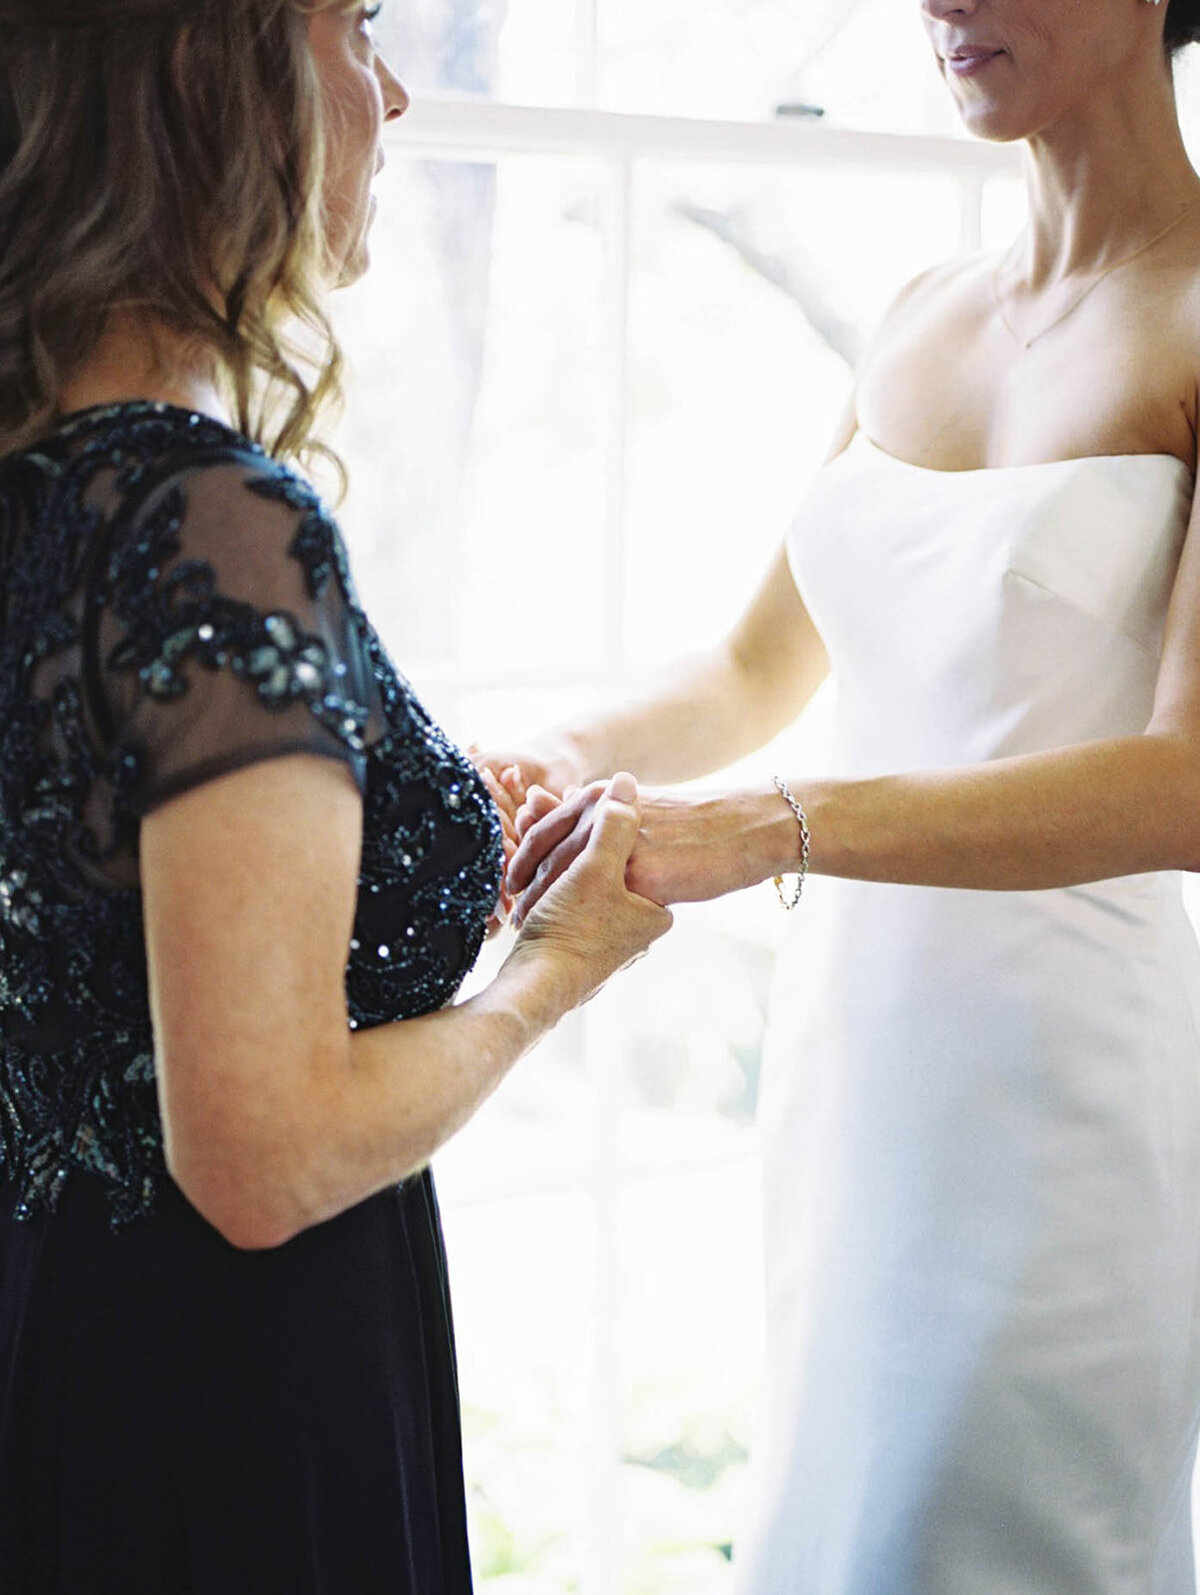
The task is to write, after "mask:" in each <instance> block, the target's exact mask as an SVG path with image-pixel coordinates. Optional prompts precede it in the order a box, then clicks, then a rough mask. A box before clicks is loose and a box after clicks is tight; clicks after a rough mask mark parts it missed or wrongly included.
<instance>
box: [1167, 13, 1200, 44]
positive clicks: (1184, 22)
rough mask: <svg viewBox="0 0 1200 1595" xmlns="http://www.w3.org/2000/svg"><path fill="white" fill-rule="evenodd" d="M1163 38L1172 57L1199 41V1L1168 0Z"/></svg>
mask: <svg viewBox="0 0 1200 1595" xmlns="http://www.w3.org/2000/svg"><path fill="white" fill-rule="evenodd" d="M1165 37H1166V44H1167V49H1168V51H1169V52H1170V53H1171V54H1172V55H1174V54H1175V53H1176V52H1177V51H1179V50H1182V49H1183V47H1184V45H1186V44H1195V43H1196V42H1197V40H1200V0H1169V3H1168V6H1167V23H1166V35H1165Z"/></svg>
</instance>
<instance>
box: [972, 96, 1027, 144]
mask: <svg viewBox="0 0 1200 1595" xmlns="http://www.w3.org/2000/svg"><path fill="white" fill-rule="evenodd" d="M957 109H958V114H959V118H960V119H961V121H962V125H963V126H964V127H965V128H966V130H967V132H968V133H970V135H971V137H972V138H980V139H985V140H986V141H987V142H988V143H989V144H1013V143H1015V142H1016V141H1017V140H1018V139H1022V138H1028V137H1029V135H1030V131H1031V129H1030V128H1029V127H1028V126H1027V125H1026V123H1025V122H1024V120H1023V119H1021V118H1019V117H1017V116H1015V115H1014V114H1013V112H1012V110H1011V109H1010V108H1008V107H1005V106H1002V105H995V104H987V103H982V102H976V103H974V104H964V103H963V102H962V101H961V100H960V101H959V102H958V107H957Z"/></svg>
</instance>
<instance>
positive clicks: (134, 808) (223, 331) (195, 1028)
mask: <svg viewBox="0 0 1200 1595" xmlns="http://www.w3.org/2000/svg"><path fill="white" fill-rule="evenodd" d="M406 104H407V101H406V98H405V95H404V91H403V89H402V88H401V87H400V85H399V83H398V82H397V81H396V79H395V78H394V77H393V76H392V74H391V72H390V71H389V70H388V68H387V67H386V66H385V64H384V63H383V62H382V61H381V60H380V59H379V58H378V56H377V55H376V53H375V50H374V47H373V43H372V39H371V32H370V13H369V11H368V10H367V9H366V8H365V7H363V6H361V5H357V4H354V5H345V4H342V3H340V0H334V3H328V0H326V3H325V4H317V5H311V4H309V5H301V4H300V3H299V0H0V560H2V562H3V563H2V567H0V569H2V573H3V587H2V589H0V590H2V595H3V609H2V611H0V616H2V628H3V629H2V631H0V1589H3V1591H4V1592H5V1595H35V1592H36V1595H175V1592H179V1595H183V1592H185V1591H186V1592H188V1595H242V1592H246V1595H318V1592H319V1595H384V1592H387V1595H442V1592H446V1595H462V1592H465V1591H468V1590H469V1589H470V1582H471V1580H470V1570H469V1564H468V1555H467V1543H466V1525H465V1509H464V1500H463V1485H462V1470H461V1452H460V1440H459V1425H458V1405H457V1394H456V1385H455V1369H454V1349H453V1335H452V1327H451V1320H450V1309H449V1302H448V1296H447V1286H446V1271H445V1263H444V1258H443V1254H442V1242H441V1233H440V1227H439V1221H438V1213H437V1205H436V1200H435V1196H434V1191H433V1185H432V1181H431V1179H430V1176H429V1172H428V1168H427V1164H428V1160H429V1158H430V1155H431V1154H432V1153H433V1152H434V1150H435V1149H436V1148H437V1147H438V1146H439V1145H440V1144H441V1143H442V1142H443V1141H444V1140H446V1138H447V1137H448V1136H449V1135H451V1134H452V1133H453V1132H454V1130H455V1129H457V1128H458V1127H459V1126H460V1125H461V1124H462V1123H463V1122H464V1120H465V1119H466V1118H467V1117H468V1116H469V1115H470V1114H471V1112H472V1111H473V1110H474V1109H475V1107H476V1106H477V1105H478V1104H479V1102H480V1101H481V1100H482V1099H483V1097H484V1096H485V1095H486V1094H487V1093H488V1091H489V1090H490V1089H491V1088H492V1087H493V1086H494V1085H495V1084H496V1082H497V1081H498V1080H499V1079H500V1078H501V1076H502V1075H503V1074H504V1073H505V1072H506V1070H507V1069H508V1068H509V1067H511V1065H512V1064H513V1063H514V1062H515V1061H516V1059H517V1058H518V1057H519V1056H520V1055H521V1054H522V1053H523V1052H524V1051H525V1050H526V1049H527V1048H528V1047H529V1046H530V1045H531V1044H532V1043H533V1042H534V1041H535V1040H536V1039H537V1038H538V1037H539V1036H540V1035H541V1034H543V1033H544V1031H545V1030H546V1029H547V1028H548V1027H549V1026H550V1025H552V1024H553V1023H554V1022H555V1021H556V1020H557V1019H558V1018H559V1017H560V1016H561V1015H562V1014H563V1013H564V1012H565V1011H566V1010H567V1009H569V1008H570V1007H572V1006H573V1005H575V1004H577V1003H578V1002H580V1001H583V1000H585V999H586V997H587V996H588V995H589V994H590V993H591V992H593V991H594V990H595V989H596V988H597V987H598V986H599V985H600V984H601V983H602V982H603V981H604V980H605V979H606V978H607V977H608V976H609V975H610V974H611V973H612V972H614V971H615V970H616V969H618V968H620V967H621V966H622V965H623V964H625V963H626V962H628V961H629V959H630V958H632V957H634V956H636V955H637V954H638V953H639V952H640V951H642V950H643V949H644V948H645V947H646V946H647V945H648V944H649V943H650V942H651V941H652V940H654V939H655V937H657V936H658V935H660V934H661V933H662V932H663V931H664V930H665V929H666V928H667V925H668V924H669V916H668V915H667V914H666V912H665V911H664V910H660V909H659V908H657V907H656V906H654V905H652V904H649V903H647V902H645V901H644V900H643V899H641V898H638V897H635V896H632V895H630V894H629V893H628V892H627V891H626V889H625V886H624V868H625V863H626V860H627V858H628V855H629V852H630V849H631V847H632V844H633V840H634V837H635V834H636V828H637V792H636V787H635V786H634V785H633V783H632V781H631V780H630V779H629V778H618V780H617V781H616V782H614V783H613V789H612V798H611V801H610V803H609V805H608V809H607V814H606V822H605V825H604V826H603V827H602V828H601V833H600V835H599V837H598V840H597V842H596V845H595V846H594V847H593V849H592V850H591V851H590V853H589V855H588V856H587V858H586V859H584V860H581V862H580V866H579V867H578V868H577V869H576V870H573V871H572V872H571V874H570V875H569V877H568V878H566V879H565V880H564V881H563V882H562V883H561V884H560V885H559V886H558V887H557V888H556V889H555V891H554V892H553V893H551V894H550V896H549V897H548V898H547V899H546V901H545V902H544V903H543V905H542V907H541V908H539V910H538V912H537V913H536V914H534V915H533V916H531V918H530V920H529V921H528V923H527V924H526V926H525V928H524V930H523V932H522V935H521V937H520V938H519V940H518V941H517V943H516V944H515V946H514V949H513V951H512V953H511V955H510V957H509V959H508V961H507V962H506V963H505V965H504V968H503V969H502V971H501V973H500V974H499V975H498V976H497V978H496V980H495V981H494V982H493V984H492V985H491V986H489V987H488V988H487V989H486V990H485V991H484V992H482V993H481V994H480V995H478V996H477V997H474V998H472V999H471V1000H470V1001H469V1002H466V1003H463V1004H461V1005H459V1006H450V1000H451V999H452V998H453V996H454V994H455V992H456V991H457V988H458V986H459V984H460V982H461V980H462V979H463V976H464V975H465V973H466V972H467V970H468V969H469V968H470V966H471V964H472V962H473V960H474V959H475V956H476V954H477V952H478V950H479V947H480V944H481V941H482V939H483V936H484V933H485V929H486V927H487V924H488V921H489V917H490V916H492V914H493V912H494V911H495V909H496V906H497V897H498V893H499V889H500V882H501V872H502V864H503V851H504V845H505V844H504V836H503V826H502V819H501V814H500V812H499V810H498V809H497V808H496V806H495V805H494V803H493V801H492V798H491V797H490V796H489V792H488V789H487V786H486V785H485V784H484V783H485V778H483V777H480V776H478V775H477V774H476V773H475V771H474V770H473V768H472V766H471V764H470V762H469V760H468V759H467V758H466V757H465V756H464V755H463V754H461V753H460V752H459V750H458V749H457V748H455V747H454V746H453V745H452V744H451V743H450V742H449V741H448V740H447V738H446V737H445V736H444V734H443V733H442V732H441V731H440V730H439V729H438V727H437V726H436V725H435V724H434V723H433V722H432V721H431V720H430V719H429V717H428V715H427V714H426V713H425V711H424V710H423V708H422V707H421V705H420V703H419V702H418V701H417V699H416V698H415V696H414V695H413V693H412V691H411V689H410V687H409V686H408V684H407V682H406V681H405V680H404V679H403V677H402V676H401V675H399V673H398V672H397V671H396V669H395V668H394V666H393V665H392V663H391V661H390V660H389V658H388V656H387V654H386V653H385V651H384V649H383V647H382V646H381V644H380V642H379V639H378V637H377V635H376V633H375V632H374V630H373V628H372V626H371V624H370V622H369V620H368V619H367V617H366V615H365V614H364V613H363V610H362V608H361V606H360V604H359V602H358V599H357V597H356V595H355V591H354V587H353V584H352V582H351V578H350V573H349V570H348V568H347V563H346V556H345V552H344V548H343V545H342V541H341V537H340V534H339V532H338V529H337V526H336V524H335V523H334V521H333V520H332V519H331V517H330V515H329V513H328V512H327V511H326V509H325V508H324V507H323V505H322V503H321V501H320V499H319V498H318V497H317V495H316V494H315V493H314V492H313V490H312V489H311V488H310V487H309V485H308V484H307V482H306V480H305V479H304V478H303V477H302V476H300V475H298V474H297V472H296V471H295V470H294V469H293V468H292V466H291V465H289V463H288V461H289V460H294V459H295V458H296V457H297V456H301V457H302V456H303V453H304V451H305V450H306V449H307V450H312V449H313V448H316V447H319V445H318V444H317V443H316V442H315V438H314V432H315V423H314V417H315V415H316V413H317V410H318V407H319V405H320V402H321V401H322V399H323V398H324V397H325V396H326V394H327V393H328V392H329V391H330V390H331V389H333V388H334V387H335V386H336V379H337V363H336V358H335V351H334V350H333V346H332V340H331V338H330V337H329V334H328V326H327V323H326V322H325V319H324V315H323V312H322V310H321V296H322V294H323V292H324V291H325V290H326V289H327V288H329V287H333V286H336V285H338V284H340V283H345V282H348V281H351V280H353V279H354V278H355V277H357V276H358V275H360V274H361V272H362V271H363V270H364V269H365V267H366V264H367V248H366V238H367V231H368V228H369V223H370V210H371V204H372V201H371V199H370V184H371V179H372V176H373V174H374V172H375V171H376V169H377V164H378V160H379V152H380V135H381V132H382V128H383V124H384V122H385V121H386V120H388V119H390V118H393V117H395V116H398V115H400V114H402V112H403V110H404V108H405V105H406ZM297 320H300V321H302V322H304V323H306V324H307V327H308V334H307V338H308V346H309V348H310V351H312V350H315V352H316V360H315V363H313V364H312V365H311V366H309V367H305V366H304V365H303V364H302V362H301V357H300V355H299V354H298V353H297V352H296V350H295V346H294V344H291V343H289V341H288V334H287V328H288V326H290V325H293V324H294V323H295V322H296V321H297ZM503 1310H506V1311H509V1310H512V1307H511V1304H506V1305H505V1307H504V1309H503Z"/></svg>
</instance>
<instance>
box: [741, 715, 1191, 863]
mask: <svg viewBox="0 0 1200 1595" xmlns="http://www.w3.org/2000/svg"><path fill="white" fill-rule="evenodd" d="M791 787H792V791H793V792H794V793H795V795H796V797H797V798H798V799H799V800H800V801H801V803H802V804H803V806H804V808H805V809H806V811H807V814H808V821H809V828H810V831H811V837H812V849H811V865H810V867H811V869H812V870H813V872H814V873H820V874H826V875H838V876H843V877H847V878H850V879H857V880H874V881H894V882H899V883H904V884H911V885H924V886H948V887H964V888H974V889H979V890H998V891H1037V890H1041V889H1044V888H1053V887H1061V886H1072V885H1078V884H1081V883H1083V882H1086V881H1095V880H1105V879H1109V878H1111V877H1113V876H1119V875H1132V874H1140V873H1142V872H1143V871H1151V870H1164V869H1183V870H1191V869H1195V868H1196V867H1197V865H1198V864H1200V750H1198V749H1197V747H1196V745H1195V743H1194V741H1193V740H1192V739H1190V738H1187V737H1183V736H1168V735H1158V734H1155V735H1151V734H1147V735H1145V736H1133V737H1120V738H1112V739H1109V740H1105V741H1100V742H1090V743H1083V744H1080V745H1078V746H1075V747H1070V748H1065V749H1062V750H1058V751H1054V752H1048V753H1039V754H1029V755H1024V756H1021V757H1018V758H1009V759H1000V760H996V761H994V762H991V763H988V764H982V765H978V766H975V767H972V768H970V769H963V770H945V771H927V772H921V773H916V774H907V775H893V776H881V777H879V778H876V779H871V780H862V781H815V782H810V781H804V780H796V781H794V782H792V783H791ZM771 795H772V794H771V793H770V792H769V791H766V790H764V791H763V792H761V793H758V794H757V800H756V803H755V804H754V805H752V806H750V807H746V805H745V796H744V795H743V797H742V805H743V812H744V813H745V815H746V823H747V825H753V826H754V837H755V841H754V847H753V854H754V858H753V864H752V866H751V868H752V871H753V873H755V875H756V877H757V878H758V879H769V878H770V876H771V875H773V874H777V873H780V872H782V871H784V870H786V869H789V868H794V867H795V860H796V856H797V847H798V843H797V836H798V827H797V825H796V822H795V819H794V817H793V816H792V814H791V812H790V810H789V809H788V807H787V805H786V804H785V803H784V802H783V800H782V799H781V798H779V797H778V795H777V794H775V796H776V803H777V808H776V810H775V816H774V819H773V821H771V823H770V824H769V825H763V824H762V823H761V817H762V816H763V815H765V814H766V812H767V809H768V806H769V804H770V798H771ZM756 817H757V819H756ZM743 845H744V844H743ZM747 884H749V882H747Z"/></svg>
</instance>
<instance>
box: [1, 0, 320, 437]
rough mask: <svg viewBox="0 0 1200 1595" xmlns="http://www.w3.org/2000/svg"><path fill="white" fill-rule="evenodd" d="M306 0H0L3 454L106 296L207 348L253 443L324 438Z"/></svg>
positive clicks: (67, 367)
mask: <svg viewBox="0 0 1200 1595" xmlns="http://www.w3.org/2000/svg"><path fill="white" fill-rule="evenodd" d="M325 3H326V4H328V3H329V0H325ZM333 4H334V5H335V6H336V7H337V8H338V9H344V8H345V7H344V5H343V4H342V0H333ZM318 9H322V0H0V455H3V454H6V453H9V452H12V451H14V450H16V449H20V448H22V447H24V446H26V445H27V444H28V443H30V442H32V441H33V440H34V439H36V438H37V437H38V436H39V435H40V434H43V433H44V432H45V431H46V430H47V429H48V428H50V427H51V426H53V424H54V422H55V421H56V420H57V419H58V418H59V416H60V415H61V395H62V393H63V390H64V387H65V385H66V383H67V381H68V380H69V379H70V377H71V375H72V374H73V373H74V372H75V371H76V370H78V368H79V367H80V366H81V365H82V364H83V362H85V361H86V360H87V358H88V357H89V355H90V354H91V353H92V352H93V351H94V350H95V349H96V347H97V345H98V343H99V340H100V338H101V336H102V334H103V333H104V331H105V329H106V326H107V325H108V324H109V322H110V318H111V317H112V316H113V315H114V314H116V313H120V314H123V315H131V316H133V317H136V318H138V319H139V320H141V321H143V322H144V324H145V325H146V326H147V327H148V328H153V327H164V328H166V329H168V330H169V331H170V332H171V333H173V334H178V335H181V336H182V337H183V339H185V340H186V341H187V342H188V343H189V344H190V345H191V346H192V347H193V348H196V349H198V350H200V351H203V352H204V353H206V354H208V355H209V356H211V357H212V359H213V363H214V366H215V368H216V370H217V372H218V375H219V379H220V380H221V382H222V383H223V385H224V386H225V388H226V390H227V394H228V397H229V400H230V405H231V409H232V411H233V413H234V415H235V416H236V419H237V424H238V426H239V428H240V429H241V430H242V431H243V432H244V433H246V434H247V436H249V437H252V438H254V439H255V440H256V441H257V442H259V443H261V444H262V445H263V446H264V447H265V448H267V449H268V450H269V451H270V452H271V453H272V454H274V455H276V456H277V457H279V458H297V459H300V460H306V459H310V458H311V457H312V456H313V455H320V454H324V455H326V456H328V455H329V451H328V450H327V449H326V448H325V447H324V445H323V444H322V443H321V442H320V440H319V437H318V435H317V433H318V421H319V417H320V415H321V413H322V411H323V410H324V408H325V407H326V405H327V404H328V403H330V401H336V400H337V399H338V398H339V397H340V392H341V373H342V359H341V353H340V350H339V349H338V345H337V340H336V338H335V337H334V334H333V330H332V328H331V326H330V323H329V320H328V317H327V315H326V313H325V311H324V309H323V307H322V303H321V296H322V283H323V282H324V281H325V280H326V278H327V274H328V270H329V263H328V261H327V258H326V229H325V218H324V214H323V200H322V192H323V175H324V159H325V157H324V135H323V126H322V112H321V103H320V86H319V84H318V82H317V79H316V74H315V71H314V68H313V64H312V59H311V55H310V52H309V49H308V43H307V13H309V12H311V11H314V10H318Z"/></svg>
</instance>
